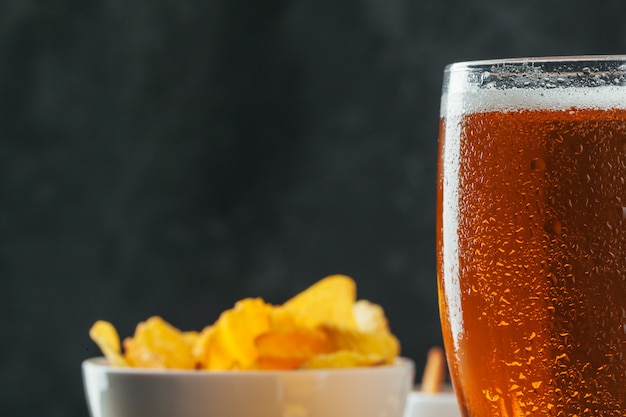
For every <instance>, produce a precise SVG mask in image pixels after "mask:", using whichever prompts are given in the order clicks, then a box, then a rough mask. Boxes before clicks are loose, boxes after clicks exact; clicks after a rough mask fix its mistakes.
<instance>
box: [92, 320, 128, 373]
mask: <svg viewBox="0 0 626 417" xmlns="http://www.w3.org/2000/svg"><path fill="white" fill-rule="evenodd" d="M89 337H91V340H93V341H94V342H95V343H96V344H97V345H98V347H99V348H100V350H101V351H102V354H103V355H104V357H105V358H107V360H108V361H109V364H111V365H114V366H128V363H127V362H126V360H125V359H124V357H123V356H122V352H121V346H120V337H119V335H118V334H117V330H115V327H114V326H113V325H112V324H111V323H109V322H108V321H104V320H98V321H96V322H95V323H94V324H93V326H91V329H89Z"/></svg>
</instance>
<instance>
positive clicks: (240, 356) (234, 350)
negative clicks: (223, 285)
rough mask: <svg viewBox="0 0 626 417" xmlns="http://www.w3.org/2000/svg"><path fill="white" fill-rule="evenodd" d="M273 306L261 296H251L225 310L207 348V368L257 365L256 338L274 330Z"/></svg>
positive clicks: (218, 368) (213, 330)
mask: <svg viewBox="0 0 626 417" xmlns="http://www.w3.org/2000/svg"><path fill="white" fill-rule="evenodd" d="M271 308H272V307H271V306H270V305H269V304H266V303H265V302H264V301H263V300H262V299H260V298H247V299H244V300H241V301H238V302H237V303H236V304H235V307H234V308H232V309H230V310H226V311H225V312H223V313H222V314H221V315H220V317H219V318H218V320H217V321H216V322H215V324H214V325H213V329H212V330H211V334H210V337H209V338H207V340H206V341H207V342H208V343H207V344H206V345H205V346H204V347H203V349H204V358H203V364H204V366H203V367H204V368H205V369H211V370H231V369H251V368H254V367H255V366H256V360H257V358H258V352H257V350H256V346H255V344H254V341H255V340H256V338H257V337H258V336H259V335H261V334H262V333H265V332H267V331H268V330H269V329H270V311H271Z"/></svg>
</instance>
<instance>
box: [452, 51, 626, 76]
mask: <svg viewBox="0 0 626 417" xmlns="http://www.w3.org/2000/svg"><path fill="white" fill-rule="evenodd" d="M609 62H615V63H620V62H621V63H624V64H626V54H621V55H620V54H613V55H554V56H535V57H517V58H495V59H480V60H469V61H458V62H452V63H450V64H448V65H446V66H445V68H444V72H446V73H452V72H461V71H473V70H483V69H485V68H489V67H494V66H520V67H523V66H528V67H533V66H535V65H538V66H540V65H549V64H558V65H566V64H571V65H579V66H583V65H593V64H594V63H609Z"/></svg>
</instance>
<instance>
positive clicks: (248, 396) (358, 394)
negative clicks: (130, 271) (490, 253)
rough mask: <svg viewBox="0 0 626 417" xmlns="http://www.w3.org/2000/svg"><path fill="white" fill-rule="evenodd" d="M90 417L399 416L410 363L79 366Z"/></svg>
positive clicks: (100, 362)
mask: <svg viewBox="0 0 626 417" xmlns="http://www.w3.org/2000/svg"><path fill="white" fill-rule="evenodd" d="M82 369H83V382H84V386H85V393H86V396H87V403H88V405H89V410H90V413H91V416H92V417H351V416H355V417H356V416H359V417H402V416H403V413H404V408H405V405H406V401H407V396H408V394H409V392H410V391H411V388H412V384H413V377H414V365H413V362H412V361H410V360H409V359H404V358H400V359H398V361H397V363H396V364H394V365H393V366H383V367H374V368H351V369H319V370H317V369H316V370H297V371H239V372H238V371H230V372H213V371H171V370H168V371H161V370H147V369H130V368H119V367H112V366H109V365H108V364H107V362H106V360H105V359H104V358H93V359H87V360H85V361H84V362H83V364H82Z"/></svg>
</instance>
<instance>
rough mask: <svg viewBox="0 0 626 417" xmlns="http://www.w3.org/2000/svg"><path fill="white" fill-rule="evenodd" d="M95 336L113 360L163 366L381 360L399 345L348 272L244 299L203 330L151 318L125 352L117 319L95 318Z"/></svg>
mask: <svg viewBox="0 0 626 417" xmlns="http://www.w3.org/2000/svg"><path fill="white" fill-rule="evenodd" d="M90 336H91V338H92V339H93V340H94V341H95V342H96V343H97V344H98V346H99V347H100V349H101V350H102V352H103V354H104V355H105V356H106V357H107V358H108V360H109V362H110V363H112V364H114V365H119V366H135V367H143V368H161V369H206V370H249V369H284V370H288V369H297V368H338V367H357V366H377V365H382V364H389V363H392V362H393V361H394V359H395V358H396V356H397V355H398V354H399V352H400V344H399V342H398V339H397V338H396V337H395V336H394V335H393V334H392V333H391V331H390V330H389V324H388V322H387V318H386V316H385V312H384V311H383V308H382V307H381V306H380V305H378V304H374V303H371V302H369V301H367V300H359V301H356V284H355V282H354V281H353V280H352V278H350V277H347V276H345V275H332V276H328V277H326V278H323V279H321V280H320V281H318V282H317V283H315V284H313V285H311V286H310V287H309V288H307V289H306V290H304V291H302V292H301V293H299V294H297V295H295V296H294V297H293V298H291V299H289V300H288V301H287V302H285V303H284V304H283V305H279V306H273V305H270V304H267V303H265V301H263V300H262V299H261V298H246V299H243V300H240V301H238V302H236V303H235V305H234V306H233V308H231V309H229V310H226V311H224V312H223V313H222V314H221V315H220V316H219V318H218V319H217V320H216V321H215V323H213V325H210V326H206V327H205V328H204V329H202V331H200V332H197V331H186V332H181V331H180V330H178V329H177V328H175V327H174V326H172V325H171V324H169V323H167V322H166V321H165V320H163V319H162V318H160V317H150V318H149V319H148V320H146V321H145V322H142V323H139V324H138V325H137V329H136V331H135V334H134V336H133V337H130V338H127V339H125V340H124V343H123V345H124V349H125V352H124V353H123V354H122V352H121V349H120V339H119V336H118V334H117V331H116V330H115V328H114V327H113V325H112V324H110V323H108V322H104V321H98V322H96V323H95V324H94V325H93V326H92V328H91V330H90Z"/></svg>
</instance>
